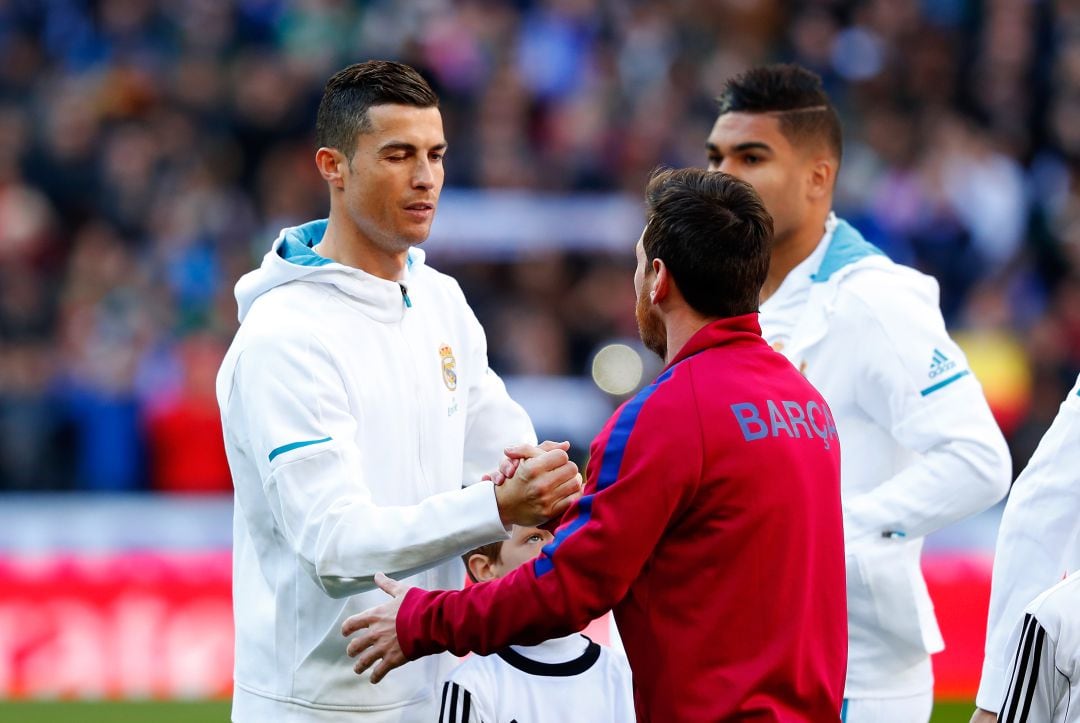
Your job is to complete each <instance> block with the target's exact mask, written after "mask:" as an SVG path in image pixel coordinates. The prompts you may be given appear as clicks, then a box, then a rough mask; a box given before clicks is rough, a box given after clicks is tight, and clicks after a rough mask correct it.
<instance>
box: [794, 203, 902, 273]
mask: <svg viewBox="0 0 1080 723" xmlns="http://www.w3.org/2000/svg"><path fill="white" fill-rule="evenodd" d="M867 256H885V257H886V258H888V256H887V255H886V254H885V252H884V251H882V250H881V249H879V248H878V247H877V246H875V245H874V244H872V243H870V242H869V241H867V240H866V239H865V238H863V236H862V234H861V233H859V232H858V231H856V230H855V228H854V227H853V226H852V225H851V224H850V223H848V222H847V221H844V220H843V219H837V221H836V228H835V229H834V230H833V235H832V239H831V240H830V241H829V248H828V250H826V251H825V258H823V259H822V260H821V266H819V267H818V270H817V273H816V274H814V275H812V276H811V277H810V278H811V280H812V281H813V282H814V283H815V284H823V283H825V282H826V281H828V280H829V278H830V277H832V275H833V274H835V273H836V272H837V271H839V270H840V269H842V268H844V267H845V266H850V265H851V264H853V263H855V262H856V261H859V260H861V259H864V258H866V257H867Z"/></svg>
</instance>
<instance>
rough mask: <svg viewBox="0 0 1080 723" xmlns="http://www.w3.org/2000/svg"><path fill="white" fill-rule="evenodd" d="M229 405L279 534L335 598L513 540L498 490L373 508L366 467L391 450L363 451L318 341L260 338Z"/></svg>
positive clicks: (335, 372)
mask: <svg viewBox="0 0 1080 723" xmlns="http://www.w3.org/2000/svg"><path fill="white" fill-rule="evenodd" d="M229 407H230V410H229V414H228V419H230V420H231V424H230V426H231V427H232V429H230V430H229V433H231V434H234V435H237V436H239V437H242V438H244V439H242V440H241V443H240V444H239V445H238V446H239V447H240V448H241V449H245V450H247V451H248V452H250V454H251V455H252V456H253V457H254V459H253V460H252V461H253V462H254V464H255V465H256V467H257V469H258V471H259V477H260V479H261V482H262V492H263V494H264V495H265V497H266V499H267V502H268V504H269V507H270V509H271V512H272V514H273V516H274V522H275V526H276V528H277V530H279V531H280V534H281V535H282V536H283V538H284V539H285V541H286V542H287V543H288V545H289V546H290V547H291V548H292V550H293V551H294V552H295V553H296V555H297V556H298V558H299V559H300V562H301V564H302V565H303V566H304V567H305V568H306V569H307V571H308V573H309V574H310V575H311V577H312V579H313V580H314V581H315V582H316V583H317V584H318V585H319V586H320V587H321V588H322V589H323V590H324V591H325V592H326V594H327V595H329V596H331V597H346V596H349V595H353V594H355V593H358V592H363V591H365V590H370V589H372V588H374V583H373V581H372V580H373V577H374V575H375V573H376V572H378V571H384V572H386V573H387V574H390V575H393V576H395V577H399V578H400V577H407V576H409V575H412V574H415V573H416V572H419V571H421V570H424V569H427V568H429V567H433V566H435V565H437V564H438V563H440V562H442V561H443V560H445V559H447V558H450V557H453V556H455V555H459V554H461V553H463V552H465V551H467V550H469V549H471V548H473V547H475V546H477V545H481V544H485V543H487V542H491V541H492V540H496V539H505V537H506V530H505V528H504V527H503V525H502V523H501V522H500V520H499V513H498V509H497V507H496V504H495V494H494V488H493V487H492V485H491V483H481V484H477V485H474V486H472V487H470V488H468V489H462V490H455V491H452V492H446V493H442V494H438V495H434V496H432V497H428V498H427V499H424V500H422V501H421V502H420V503H418V504H415V505H405V506H380V505H377V504H376V503H375V501H374V500H373V498H372V493H371V489H370V485H371V483H372V481H371V480H368V479H365V478H364V476H363V475H362V474H361V471H360V470H361V464H360V460H361V459H362V458H363V455H365V454H366V455H377V454H381V453H384V450H362V449H360V448H359V447H358V446H357V444H356V442H355V440H356V429H357V420H356V419H355V418H354V417H353V415H352V414H351V413H350V410H349V406H348V396H347V392H346V388H345V385H344V382H343V379H342V375H341V372H340V370H339V369H338V368H337V366H336V365H335V362H334V360H333V359H332V358H331V356H330V354H329V352H328V351H327V350H326V349H325V348H324V347H323V346H322V345H321V344H320V343H319V342H318V341H317V340H316V339H315V338H314V337H312V336H311V335H301V336H299V338H296V339H291V340H284V339H281V338H275V339H261V340H259V339H257V340H254V341H253V342H252V344H251V345H249V346H248V348H247V349H246V350H245V351H244V352H243V353H242V355H241V356H240V358H239V360H238V362H237V366H236V370H235V372H234V378H233V392H232V394H231V396H230V399H229ZM238 421H239V423H240V424H239V425H238V424H237V422H238ZM379 482H380V483H381V484H387V481H385V480H381V481H379ZM391 571H393V572H391Z"/></svg>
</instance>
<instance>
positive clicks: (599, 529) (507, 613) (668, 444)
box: [397, 389, 702, 659]
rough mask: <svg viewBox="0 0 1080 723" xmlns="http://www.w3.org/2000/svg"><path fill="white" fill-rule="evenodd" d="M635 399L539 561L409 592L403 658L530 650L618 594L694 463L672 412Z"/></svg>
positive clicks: (402, 621)
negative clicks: (484, 578)
mask: <svg viewBox="0 0 1080 723" xmlns="http://www.w3.org/2000/svg"><path fill="white" fill-rule="evenodd" d="M647 392H648V389H646V391H645V392H642V394H646V393H647ZM641 401H642V400H641V396H640V395H639V397H636V398H635V399H633V400H631V401H630V402H628V403H627V404H626V405H624V406H623V407H622V408H621V409H620V411H619V412H617V413H616V416H615V417H613V419H612V420H611V421H609V422H608V425H607V427H606V428H605V431H604V432H603V433H601V435H600V436H599V437H598V438H597V440H596V442H594V444H593V447H592V450H591V451H592V455H591V459H590V461H589V467H588V475H587V476H588V482H587V484H586V489H585V495H584V496H583V497H582V498H581V499H580V500H578V502H577V503H576V504H575V505H574V507H573V508H571V510H570V512H569V513H568V514H567V516H566V517H564V518H563V523H562V525H561V526H560V527H559V529H558V530H557V532H556V535H555V540H554V541H552V542H551V543H549V544H548V545H546V546H545V547H544V549H543V551H542V552H541V554H540V556H539V557H538V558H536V559H535V560H533V561H531V562H529V563H526V564H524V565H522V566H521V567H519V568H517V569H516V570H514V571H513V572H511V573H510V574H509V575H507V576H506V577H503V578H501V579H498V580H492V581H490V582H485V583H481V584H479V585H472V586H470V587H468V588H466V589H465V590H461V591H454V592H451V591H437V590H436V591H422V590H418V589H415V588H414V589H412V590H410V591H409V592H408V593H407V595H406V597H405V599H404V601H403V603H402V606H401V608H400V610H399V612H398V623H397V630H398V638H399V641H400V643H401V647H402V650H403V651H404V653H405V655H406V656H407V657H408V658H410V659H416V658H420V657H423V656H425V655H431V654H433V653H437V652H441V651H443V650H450V651H452V652H454V653H455V654H457V655H464V654H466V653H468V652H469V651H473V652H476V653H479V654H481V655H486V654H489V653H491V652H493V651H495V650H498V649H499V648H502V647H504V646H506V645H508V644H511V643H513V644H521V645H532V644H536V643H539V642H541V641H543V640H547V639H548V638H552V637H555V636H558V635H566V634H569V633H571V632H574V631H577V630H581V629H582V628H584V627H585V626H586V625H587V624H588V623H589V622H590V621H591V620H593V619H595V618H596V617H598V616H599V615H601V614H602V613H604V612H606V611H608V610H610V609H611V608H612V607H614V606H615V605H616V604H617V603H619V602H620V601H621V600H622V599H623V597H625V595H626V594H627V591H628V590H629V589H630V586H631V584H632V583H633V581H634V580H635V579H636V578H637V577H638V575H639V574H640V572H641V569H642V567H643V566H644V565H645V563H646V561H647V560H648V559H649V557H650V556H651V555H652V554H653V553H654V551H655V549H656V545H657V543H658V541H659V540H660V538H661V536H662V534H663V531H664V529H665V528H666V527H667V526H668V524H669V523H670V521H671V520H672V519H673V518H674V517H676V516H677V515H678V514H679V511H680V510H682V509H685V506H686V505H687V504H688V500H689V499H690V498H691V496H692V494H693V493H694V491H695V490H696V487H697V484H698V480H699V478H700V474H701V464H702V461H701V460H702V449H701V435H700V434H698V433H686V434H673V433H672V432H671V429H670V425H671V420H672V419H678V418H680V415H679V414H677V413H675V412H674V411H673V410H671V409H668V410H665V409H664V405H660V406H659V408H653V409H651V410H650V408H649V407H648V406H646V407H645V408H644V412H642V405H641V403H640V402H641ZM686 416H687V412H686V409H685V408H683V414H682V415H681V417H682V418H686ZM695 418H696V415H695ZM665 420H666V421H665ZM665 427H666V429H665Z"/></svg>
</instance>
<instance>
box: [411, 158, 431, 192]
mask: <svg viewBox="0 0 1080 723" xmlns="http://www.w3.org/2000/svg"><path fill="white" fill-rule="evenodd" d="M434 187H435V169H434V168H433V167H432V163H431V161H430V160H429V159H427V158H420V159H419V160H418V162H417V164H416V168H415V170H414V171H413V188H416V189H421V190H424V191H428V190H431V189H432V188H434Z"/></svg>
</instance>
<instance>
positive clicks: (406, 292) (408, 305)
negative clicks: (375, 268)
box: [398, 283, 412, 309]
mask: <svg viewBox="0 0 1080 723" xmlns="http://www.w3.org/2000/svg"><path fill="white" fill-rule="evenodd" d="M398 288H399V289H401V299H402V301H404V302H405V308H406V309H411V308H412V300H411V299H409V290H408V289H406V288H405V284H400V283H399V284H398Z"/></svg>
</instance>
